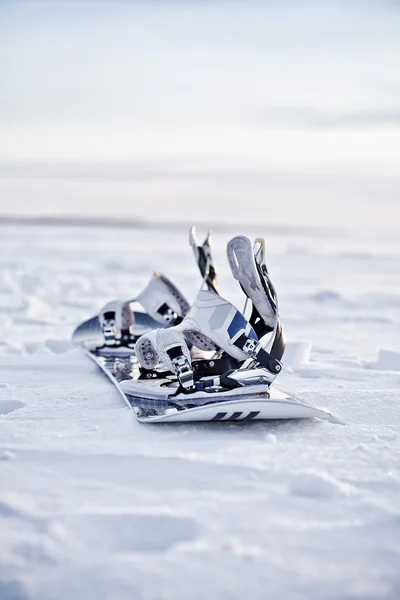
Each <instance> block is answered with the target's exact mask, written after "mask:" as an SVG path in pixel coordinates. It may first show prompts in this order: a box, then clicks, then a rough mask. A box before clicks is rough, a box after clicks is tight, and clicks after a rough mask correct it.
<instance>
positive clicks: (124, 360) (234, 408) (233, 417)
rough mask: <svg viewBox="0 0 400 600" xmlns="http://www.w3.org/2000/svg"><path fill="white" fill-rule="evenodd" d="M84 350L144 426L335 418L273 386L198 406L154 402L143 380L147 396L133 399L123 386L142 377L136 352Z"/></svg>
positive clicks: (207, 397)
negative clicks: (146, 424)
mask: <svg viewBox="0 0 400 600" xmlns="http://www.w3.org/2000/svg"><path fill="white" fill-rule="evenodd" d="M81 347H82V350H83V351H84V352H85V353H86V355H87V356H88V357H90V359H91V360H93V361H94V362H95V363H96V364H97V365H98V367H100V369H101V370H102V371H103V372H104V373H105V375H107V377H108V378H109V379H110V381H111V382H112V383H113V384H114V385H115V387H116V388H117V390H118V392H119V393H120V395H121V397H122V398H123V400H124V402H125V403H126V405H127V406H128V407H129V408H130V409H131V410H132V411H133V412H134V414H135V416H136V418H137V419H138V421H140V422H142V423H177V422H181V423H182V422H199V421H212V422H222V421H224V422H225V421H229V422H232V421H244V422H247V421H257V420H272V419H308V418H319V419H330V418H331V417H332V415H331V413H329V412H328V411H326V410H324V409H322V408H316V407H314V406H311V405H309V404H305V403H303V402H301V401H300V400H297V399H296V398H294V397H292V396H289V395H288V394H286V393H285V392H282V391H281V390H280V389H278V388H277V387H275V386H270V387H269V388H268V389H267V390H266V391H260V389H259V388H260V386H249V387H248V388H246V392H247V393H246V396H243V395H240V394H238V391H237V389H234V390H230V391H228V392H224V394H223V396H222V394H218V396H217V395H214V394H206V393H205V394H204V397H203V398H202V399H201V400H198V399H196V401H195V403H194V402H193V400H192V401H191V399H190V394H188V395H180V396H179V397H177V398H157V399H156V398H152V397H151V383H152V382H151V381H146V380H141V381H140V382H137V383H140V384H141V385H140V387H142V388H143V394H140V395H139V394H138V393H137V391H136V392H135V395H132V394H131V393H129V392H128V391H126V390H124V389H123V388H124V383H123V382H129V381H135V380H137V378H138V376H139V373H140V372H139V366H138V362H137V359H136V356H135V352H134V350H133V348H129V347H124V346H121V347H119V348H118V347H117V348H115V347H112V348H107V347H103V348H99V349H95V350H89V349H88V348H85V347H84V346H81ZM155 383H159V382H158V381H157V382H156V381H155ZM121 384H122V385H121ZM127 387H128V386H127ZM135 387H136V388H137V387H138V386H135ZM178 398H179V399H178Z"/></svg>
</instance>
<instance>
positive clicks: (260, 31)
mask: <svg viewBox="0 0 400 600" xmlns="http://www.w3.org/2000/svg"><path fill="white" fill-rule="evenodd" d="M399 31H400V3H398V2H393V1H392V2H356V1H348V2H329V3H324V2H320V3H315V2H313V3H311V2H302V1H300V2H296V3H293V2H286V1H283V2H269V1H264V2H261V1H258V2H256V1H252V0H250V1H247V2H244V1H236V2H235V1H228V0H225V1H222V0H220V1H218V0H216V1H215V2H211V1H206V2H204V1H203V2H200V1H194V0H188V1H186V2H184V1H183V0H181V1H178V0H176V1H174V2H173V1H171V0H165V1H163V2H161V1H157V0H150V1H146V2H145V1H144V0H143V1H140V0H136V1H134V0H132V1H119V0H116V1H113V2H104V1H103V2H100V1H80V2H79V1H74V2H57V1H53V2H52V1H47V2H37V1H35V0H31V1H30V2H25V1H18V0H17V1H14V2H7V1H6V2H4V1H3V2H0V86H1V94H0V214H14V215H35V214H48V215H53V214H57V215H71V214H72V215H80V216H88V215H93V213H94V212H95V213H96V216H99V215H100V216H104V217H110V216H113V215H115V216H119V217H120V216H125V215H126V216H127V217H129V218H136V217H137V218H147V219H149V220H151V219H154V218H157V219H166V220H182V221H187V220H191V219H200V220H202V221H207V219H210V218H211V219H212V218H214V219H215V220H217V221H223V220H226V219H227V218H228V217H229V218H231V219H233V220H237V221H238V222H240V221H241V220H245V221H246V222H256V221H257V220H258V219H260V218H261V219H262V220H264V221H268V222H269V221H271V220H272V222H276V223H281V222H284V221H285V220H287V219H288V217H289V216H290V217H292V219H293V218H294V220H295V222H296V223H300V224H307V223H311V224H315V225H318V226H321V227H325V226H335V227H339V226H341V225H343V221H344V220H346V221H348V220H349V215H350V217H351V218H352V215H353V213H354V217H356V216H357V215H358V218H359V219H361V221H362V223H363V227H364V225H365V227H367V224H368V223H369V225H370V227H371V226H372V225H373V224H374V223H375V224H376V222H377V221H379V224H380V227H381V229H382V231H383V233H384V232H385V222H386V223H388V225H387V227H388V230H389V229H390V230H391V231H392V230H393V232H394V226H393V222H392V221H393V219H389V218H387V217H389V216H393V218H394V217H395V216H396V217H397V216H399V202H398V194H399V191H400V186H399V167H400V142H399V139H400V138H399V134H400V69H399V64H400V60H399V59H400V42H399V35H398V32H399ZM379 205H380V210H378V207H379ZM233 207H234V210H232V208H233ZM382 207H384V212H385V216H386V218H385V219H384V218H383V217H382ZM149 209H151V210H149ZM386 209H387V211H388V213H387V215H386ZM115 213H117V214H115ZM288 213H290V214H288ZM350 220H351V219H350ZM364 221H365V223H364ZM389 221H390V223H389ZM391 228H392V229H391ZM367 229H368V227H367Z"/></svg>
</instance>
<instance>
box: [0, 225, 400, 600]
mask: <svg viewBox="0 0 400 600" xmlns="http://www.w3.org/2000/svg"><path fill="white" fill-rule="evenodd" d="M237 233H243V234H250V235H251V236H253V237H255V236H256V235H264V236H265V237H266V238H267V256H268V264H269V267H270V273H271V276H272V278H273V281H274V283H275V285H276V287H277V289H278V291H279V293H280V305H281V314H282V318H283V322H284V325H285V329H286V333H287V337H288V342H289V346H288V361H287V365H286V366H287V369H285V371H284V372H283V373H282V374H281V375H280V377H279V379H278V381H279V384H280V386H281V387H282V388H283V389H284V390H286V391H288V392H292V393H295V394H296V395H297V396H298V397H299V398H301V399H302V400H304V401H306V402H309V403H310V404H315V405H322V406H324V407H326V408H327V409H328V410H330V411H331V412H332V413H333V414H334V415H335V416H337V417H338V419H339V421H340V422H341V423H342V424H335V423H330V422H325V421H316V420H310V421H303V422H299V421H290V422H272V423H266V422H258V423H246V424H244V423H225V424H218V423H213V424H195V425H164V426H156V425H152V426H149V425H140V424H139V423H137V422H136V421H135V419H134V416H133V414H132V412H131V411H129V410H128V409H127V407H126V405H125V404H124V403H123V401H122V399H121V397H120V396H119V394H118V393H117V391H116V390H115V389H114V388H113V386H112V385H111V384H110V382H109V381H108V380H107V378H106V377H105V376H104V375H103V374H102V373H100V372H99V370H98V369H97V368H96V366H95V365H94V364H93V363H92V362H91V361H90V360H89V359H87V358H86V357H84V356H83V355H82V353H81V352H80V351H79V350H78V349H75V348H73V347H72V346H71V344H70V341H69V340H70V335H71V332H72V330H73V328H74V326H75V325H76V324H77V323H79V322H80V321H81V320H83V319H84V318H87V317H89V316H91V315H92V314H94V313H95V312H96V311H97V310H98V309H99V308H100V307H101V306H102V305H103V304H104V303H105V302H106V301H108V300H112V299H113V298H117V297H119V298H131V297H133V296H135V295H136V294H137V293H138V292H139V291H140V290H141V289H142V288H143V286H144V285H145V284H146V283H147V280H148V278H149V277H150V275H151V272H152V270H160V271H162V272H165V274H166V275H167V276H169V277H170V278H171V279H172V281H174V282H175V283H176V284H177V285H178V287H179V288H180V289H182V291H183V292H184V293H185V295H186V296H187V297H188V298H189V299H193V298H194V295H195V293H196V291H197V289H198V287H199V285H200V278H199V275H198V274H197V272H196V267H195V264H194V260H193V257H192V256H191V250H190V248H189V247H188V244H187V232H186V231H185V230H184V229H182V230H180V229H179V228H175V229H174V230H173V231H169V230H168V228H166V229H165V230H164V231H160V230H157V231H156V230H154V231H152V230H149V229H147V230H140V229H132V230H129V229H126V230H123V229H121V230H118V229H111V228H110V229H104V228H103V229H96V228H90V227H87V228H74V227H34V226H32V227H30V226H16V225H13V226H11V225H9V226H4V225H3V226H1V227H0V332H1V334H2V335H1V337H0V482H1V483H0V539H1V542H0V598H1V600H39V599H40V600H64V599H65V600H67V599H68V600H70V598H71V597H74V598H76V599H77V600H80V599H82V600H92V599H93V600H94V599H96V600H108V599H110V600H111V599H113V600H114V599H116V600H125V599H126V600H128V599H129V600H132V599H135V600H136V599H143V600H167V599H174V600H180V599H182V600H188V599H190V600H203V599H204V598H210V599H217V600H228V599H229V600H236V599H240V598H243V597H247V598H251V599H252V600H253V599H265V598H282V599H284V600H292V599H293V600H303V599H304V600H305V599H307V600H309V599H312V600H314V599H315V600H320V599H328V600H344V599H346V600H347V599H349V600H350V599H351V600H353V599H363V600H377V599H386V600H389V599H390V600H395V599H397V598H398V597H399V591H400V500H399V499H400V470H399V465H400V429H399V426H400V372H399V371H400V369H399V353H400V346H399V340H400V304H399V302H398V289H399V284H400V272H399V270H398V260H399V255H400V246H399V244H398V241H396V240H392V241H390V240H389V241H384V240H380V241H379V242H373V241H371V240H368V239H362V238H361V237H359V238H357V239H355V238H352V237H340V236H339V234H338V237H336V238H335V237H334V236H333V235H332V236H330V237H325V236H324V235H323V234H319V233H318V231H316V232H315V234H313V235H311V234H310V232H309V231H307V232H302V231H301V229H299V230H297V231H292V232H291V233H289V232H288V233H286V234H282V233H280V235H279V236H278V235H277V234H276V233H274V231H273V230H270V229H269V228H268V227H267V226H262V227H260V228H258V229H257V230H249V231H243V230H239V229H238V228H235V227H232V231H230V232H227V231H220V232H218V231H216V232H215V234H214V248H215V254H216V258H217V266H218V268H219V284H220V288H221V291H223V294H224V295H225V296H226V297H227V298H228V299H229V300H231V301H232V302H235V303H237V306H238V308H242V306H243V303H242V300H241V296H240V291H239V289H238V286H237V283H236V282H235V281H234V280H233V279H232V278H231V277H230V275H229V271H228V266H227V262H226V259H225V253H224V252H225V251H224V246H225V244H226V241H227V240H228V239H229V237H230V235H234V234H237ZM377 356H378V360H377V359H376V357H377Z"/></svg>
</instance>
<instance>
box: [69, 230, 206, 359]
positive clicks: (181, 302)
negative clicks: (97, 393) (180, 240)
mask: <svg viewBox="0 0 400 600" xmlns="http://www.w3.org/2000/svg"><path fill="white" fill-rule="evenodd" d="M190 243H191V245H192V247H193V250H194V255H195V259H196V262H197V265H198V267H199V270H200V273H201V276H202V278H203V282H204V281H206V283H207V286H208V287H209V289H213V290H216V270H215V265H214V261H213V258H212V251H211V233H210V232H208V234H207V236H206V239H205V240H204V242H203V244H199V243H198V241H197V239H196V231H195V228H194V227H192V228H191V230H190ZM189 309H190V304H189V303H188V301H187V300H186V298H185V297H184V295H183V294H182V293H181V292H180V290H179V289H178V288H177V287H176V286H175V285H174V284H173V283H172V282H171V281H170V280H169V279H168V277H166V276H165V275H163V274H162V273H158V272H155V273H153V275H152V277H151V279H150V281H149V283H148V284H147V286H146V287H145V289H144V290H143V291H142V292H141V293H140V294H139V295H138V296H137V297H136V298H133V299H131V300H127V301H121V300H113V301H111V302H108V303H107V304H106V305H105V306H103V307H102V309H101V310H100V311H99V314H98V315H96V316H95V317H92V318H91V319H89V320H87V321H85V322H84V323H82V324H81V325H79V326H78V327H77V328H76V330H75V331H74V333H73V336H72V340H73V342H75V343H77V344H80V345H82V346H84V347H85V348H87V349H89V350H101V349H103V348H105V349H112V348H124V347H125V348H128V349H129V348H130V349H132V350H133V348H134V345H135V343H136V341H137V340H138V339H139V338H140V336H142V335H143V334H144V333H146V332H148V331H151V330H155V329H158V328H167V327H173V326H176V325H178V324H179V323H181V322H182V320H183V319H184V317H185V315H186V314H187V313H188V312H189Z"/></svg>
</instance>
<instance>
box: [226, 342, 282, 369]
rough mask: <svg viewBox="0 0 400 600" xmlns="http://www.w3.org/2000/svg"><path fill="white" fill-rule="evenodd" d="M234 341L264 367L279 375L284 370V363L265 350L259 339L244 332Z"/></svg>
mask: <svg viewBox="0 0 400 600" xmlns="http://www.w3.org/2000/svg"><path fill="white" fill-rule="evenodd" d="M233 343H234V345H235V346H236V347H237V348H240V350H242V351H243V352H244V353H245V354H247V355H248V356H249V358H254V359H255V360H256V361H257V362H259V363H260V365H261V366H262V367H264V368H265V369H268V371H270V373H273V374H274V375H277V374H278V373H280V371H281V370H282V364H281V363H280V362H279V360H277V359H276V358H274V357H273V356H272V354H269V352H267V351H266V350H264V348H263V347H262V346H261V344H260V343H259V342H258V340H254V339H253V338H249V337H247V335H246V334H245V333H242V335H240V336H239V337H238V338H237V339H236V340H234V341H233Z"/></svg>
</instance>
